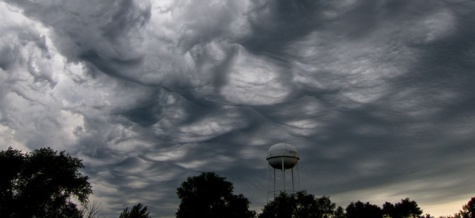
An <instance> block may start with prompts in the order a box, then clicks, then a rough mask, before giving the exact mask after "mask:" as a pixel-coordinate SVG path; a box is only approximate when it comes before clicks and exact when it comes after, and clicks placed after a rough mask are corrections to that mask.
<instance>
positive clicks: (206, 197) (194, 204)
mask: <svg viewBox="0 0 475 218" xmlns="http://www.w3.org/2000/svg"><path fill="white" fill-rule="evenodd" d="M233 189H234V187H233V185H232V183H231V182H228V181H226V179H225V178H224V177H220V176H218V175H216V174H215V173H211V172H207V173H201V174H200V175H199V176H193V177H189V178H188V179H187V180H186V181H185V182H183V183H182V184H181V187H179V188H178V189H177V195H178V198H179V199H180V200H181V203H180V206H179V208H178V211H177V213H176V217H177V218H194V217H196V218H200V217H208V218H218V217H229V218H246V217H254V216H255V212H254V211H250V210H249V204H250V202H249V200H248V199H247V198H245V197H244V196H243V195H234V194H233V193H232V192H233Z"/></svg>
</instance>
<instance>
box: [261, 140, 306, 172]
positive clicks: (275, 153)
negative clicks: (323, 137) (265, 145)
mask: <svg viewBox="0 0 475 218" xmlns="http://www.w3.org/2000/svg"><path fill="white" fill-rule="evenodd" d="M299 159H300V156H299V153H298V152H297V149H295V147H294V146H293V145H290V144H287V143H277V144H275V145H273V146H272V147H270V148H269V152H268V153H267V157H266V160H267V162H269V165H271V166H272V167H273V168H275V169H280V170H282V162H283V164H284V169H291V168H293V167H294V166H295V165H297V162H298V161H299Z"/></svg>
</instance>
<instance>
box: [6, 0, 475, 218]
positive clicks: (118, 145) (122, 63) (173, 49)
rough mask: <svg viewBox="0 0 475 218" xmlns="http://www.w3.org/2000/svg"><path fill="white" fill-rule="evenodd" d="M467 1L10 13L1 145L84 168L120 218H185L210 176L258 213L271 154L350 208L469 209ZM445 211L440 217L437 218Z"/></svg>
mask: <svg viewBox="0 0 475 218" xmlns="http://www.w3.org/2000/svg"><path fill="white" fill-rule="evenodd" d="M474 10H475V5H474V4H473V2H472V1H463V0H461V1H432V2H431V3H426V2H417V1H385V2H377V1H350V0H348V1H336V2H333V1H332V2H323V1H299V2H290V1H280V0H279V1H263V0H262V1H261V0H255V1H254V0H253V1H240V2H239V3H237V2H231V1H227V2H214V1H206V2H200V3H198V2H195V1H185V0H184V1H170V2H167V1H162V2H160V3H157V2H148V1H133V0H110V1H101V2H97V1H82V2H81V3H79V2H76V1H60V2H57V1H46V2H41V3H37V2H32V1H4V2H2V3H1V4H0V12H1V14H2V20H5V22H3V23H2V24H0V31H1V32H2V35H1V36H0V81H1V83H0V105H1V106H0V135H1V137H0V144H1V146H2V148H3V147H4V146H5V147H6V146H14V147H16V148H20V149H23V150H31V149H35V148H39V147H43V146H52V147H53V148H55V149H61V150H62V149H65V150H67V151H68V152H71V153H72V154H74V155H77V156H78V157H80V158H81V159H83V160H84V163H85V165H86V169H85V173H87V174H88V175H89V176H90V178H91V182H92V183H93V187H94V196H93V198H94V199H97V200H99V201H100V202H102V206H103V212H104V214H105V215H108V216H112V217H113V216H116V215H117V213H118V212H119V211H120V210H121V209H123V208H125V207H127V206H131V205H133V204H135V203H138V202H142V203H144V204H145V205H147V206H149V208H150V209H151V211H152V215H154V216H173V215H174V212H175V211H176V209H177V207H178V203H179V202H178V199H177V197H176V196H175V191H176V188H177V187H178V186H179V185H180V183H181V182H182V181H184V180H185V179H186V177H188V176H192V175H196V174H197V173H199V172H201V171H216V172H217V173H218V174H220V175H222V176H226V177H227V178H228V179H229V180H230V181H232V182H233V183H234V185H235V188H236V192H237V193H243V194H244V195H245V196H246V197H248V198H249V199H250V200H251V202H252V203H253V204H252V205H253V207H254V209H256V210H258V211H259V209H260V208H262V206H263V205H264V204H265V200H266V193H265V191H264V190H266V185H267V181H266V170H267V168H266V162H265V159H264V157H265V154H266V151H267V149H268V148H269V147H270V146H271V145H273V144H275V143H278V142H282V141H286V142H289V143H292V144H294V145H295V146H296V147H297V149H298V150H299V152H300V153H301V157H302V159H301V163H300V172H301V183H302V184H301V187H302V188H304V189H306V190H308V191H309V192H310V193H315V194H317V195H324V194H325V195H330V196H331V197H332V200H334V201H335V202H337V203H338V204H340V205H342V206H346V204H347V203H349V202H351V201H356V200H363V201H372V202H373V203H377V204H381V203H384V201H399V200H400V199H401V198H405V197H410V198H411V199H414V200H416V201H417V202H418V203H419V204H420V205H421V207H422V208H423V209H424V208H428V209H427V210H426V211H425V212H429V213H433V215H446V214H450V213H453V212H456V211H457V210H458V209H460V207H461V206H462V204H463V203H465V202H466V201H467V200H468V199H469V198H470V197H473V193H469V192H468V191H467V190H473V189H474V188H475V187H474V185H473V184H472V182H471V181H473V179H474V177H473V175H471V174H469V173H466V172H471V171H473V166H475V164H474V163H473V158H472V156H473V154H474V152H475V150H474V149H473V148H472V147H473V146H472V144H473V136H472V132H473V131H474V129H475V125H474V123H475V122H474V118H475V114H474V113H473V111H474V110H473V109H474V107H475V105H474V104H473V103H472V102H473V100H474V99H473V98H474V95H473V93H474V92H473V91H474V90H473V89H474V88H473V85H472V83H473V81H474V79H475V78H474V77H473V75H472V74H471V71H473V69H474V67H475V64H474V63H475V62H474V61H473V60H474V58H475V44H474V42H473V40H472V39H473V38H474V34H475V31H474V30H473V28H471V27H472V26H473V22H474V20H475V19H474V17H473V14H474V13H473V12H474ZM437 207H439V208H444V209H445V210H440V209H436V208H437Z"/></svg>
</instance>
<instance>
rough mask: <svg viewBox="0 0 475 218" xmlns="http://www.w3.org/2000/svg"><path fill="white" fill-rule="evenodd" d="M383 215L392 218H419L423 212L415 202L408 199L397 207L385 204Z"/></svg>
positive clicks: (397, 204)
mask: <svg viewBox="0 0 475 218" xmlns="http://www.w3.org/2000/svg"><path fill="white" fill-rule="evenodd" d="M383 214H385V215H387V216H389V217H391V218H417V217H421V216H422V210H421V208H419V206H418V205H417V203H416V202H415V201H411V200H409V198H406V199H402V200H401V202H398V203H396V204H395V205H393V204H391V203H389V202H386V203H384V205H383Z"/></svg>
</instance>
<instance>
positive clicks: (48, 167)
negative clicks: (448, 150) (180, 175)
mask: <svg viewBox="0 0 475 218" xmlns="http://www.w3.org/2000/svg"><path fill="white" fill-rule="evenodd" d="M81 168H84V165H83V164H82V160H80V159H78V158H75V157H72V156H70V155H69V154H67V153H65V152H64V151H61V152H57V151H54V150H52V149H51V148H42V149H38V150H35V151H33V152H31V153H22V152H21V151H18V150H15V149H12V148H8V149H7V150H4V151H0V175H1V177H0V217H2V218H32V217H37V218H43V217H45V218H46V217H48V218H94V217H99V215H100V208H99V204H98V203H91V202H89V201H88V196H89V195H90V194H91V193H92V188H91V185H90V184H89V182H88V177H87V176H84V175H82V174H81V173H80V172H79V170H80V169H81ZM233 190H234V187H233V184H232V183H231V182H229V181H227V180H226V178H224V177H221V176H219V175H217V174H215V173H212V172H205V173H201V174H200V175H197V176H193V177H189V178H188V179H187V180H186V181H184V182H183V183H182V184H181V186H180V187H178V188H177V196H178V198H179V199H180V200H181V203H180V205H179V207H178V209H177V212H176V217H177V218H203V217H207V218H222V217H226V218H314V217H318V218H386V217H391V218H407V217H410V218H416V217H417V218H430V217H432V216H431V215H429V214H423V211H422V209H421V208H420V207H419V206H418V205H417V203H416V202H415V201H412V200H410V199H409V198H406V199H402V200H401V201H400V202H396V203H390V202H386V203H384V204H383V205H382V207H379V206H378V205H374V204H371V203H369V202H361V201H357V202H352V203H350V204H349V205H348V206H347V207H345V208H343V207H341V206H338V207H337V206H336V204H335V203H333V202H331V200H330V198H329V197H328V196H322V197H316V196H314V195H312V194H309V193H307V192H305V191H300V192H297V193H293V194H289V193H284V192H282V193H280V194H279V195H277V196H275V198H274V199H273V200H272V201H270V202H268V203H267V204H266V205H264V207H263V208H262V211H261V213H259V214H258V213H256V212H255V211H252V210H249V205H250V201H249V200H248V199H247V198H246V197H244V196H243V195H242V194H239V195H236V194H234V193H233ZM73 199H74V200H73ZM74 202H76V203H74ZM119 218H151V216H150V213H149V211H148V208H147V206H145V205H143V204H141V203H139V204H136V205H134V206H132V207H131V208H130V209H129V208H128V207H126V208H125V209H124V210H123V211H122V212H121V213H120V215H119ZM440 218H475V197H474V198H472V199H471V200H470V201H469V202H468V203H467V204H466V205H464V206H463V207H462V210H460V211H459V212H458V213H456V214H454V215H453V216H446V217H440Z"/></svg>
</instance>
